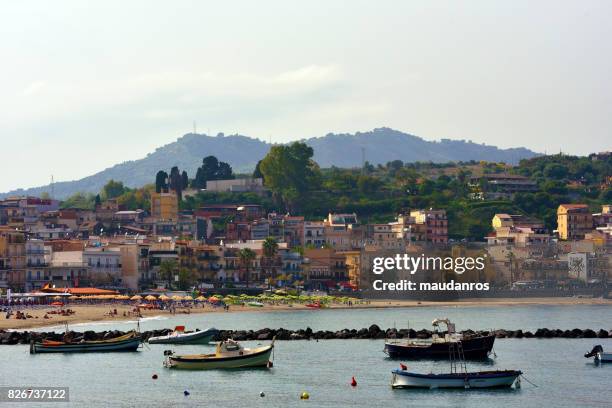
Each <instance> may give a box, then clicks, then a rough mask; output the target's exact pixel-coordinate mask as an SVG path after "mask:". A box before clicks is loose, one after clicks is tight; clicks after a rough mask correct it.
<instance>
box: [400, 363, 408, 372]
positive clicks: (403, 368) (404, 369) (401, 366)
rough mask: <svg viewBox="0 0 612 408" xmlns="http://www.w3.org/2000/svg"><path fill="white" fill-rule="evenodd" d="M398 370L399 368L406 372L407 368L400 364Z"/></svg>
mask: <svg viewBox="0 0 612 408" xmlns="http://www.w3.org/2000/svg"><path fill="white" fill-rule="evenodd" d="M400 368H401V369H402V370H403V371H406V370H407V369H408V366H407V365H406V364H402V363H400Z"/></svg>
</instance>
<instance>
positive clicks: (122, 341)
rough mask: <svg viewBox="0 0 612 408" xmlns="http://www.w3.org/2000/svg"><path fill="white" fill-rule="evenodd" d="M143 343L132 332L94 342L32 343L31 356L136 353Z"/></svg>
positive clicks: (138, 335)
mask: <svg viewBox="0 0 612 408" xmlns="http://www.w3.org/2000/svg"><path fill="white" fill-rule="evenodd" d="M141 343H142V337H141V335H140V333H137V332H135V331H131V332H129V333H126V334H124V335H123V336H119V337H115V338H112V339H107V340H93V341H85V340H81V341H74V342H73V341H70V340H66V341H52V340H43V341H42V342H31V343H30V354H37V353H86V352H104V351H136V350H138V347H139V346H140V344H141Z"/></svg>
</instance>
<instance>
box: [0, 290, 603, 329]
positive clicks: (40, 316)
mask: <svg viewBox="0 0 612 408" xmlns="http://www.w3.org/2000/svg"><path fill="white" fill-rule="evenodd" d="M530 305H531V306H533V305H549V306H574V305H612V299H602V298H579V297H550V298H486V299H482V298H478V299H476V298H472V299H470V298H466V299H461V300H454V301H416V300H370V301H368V300H366V301H362V302H361V303H357V304H353V305H349V304H345V303H337V304H336V303H334V304H331V305H329V307H327V308H329V309H385V308H410V307H466V308H467V307H483V306H486V307H511V306H530ZM327 308H326V309H327ZM62 309H63V310H66V309H70V310H72V311H73V312H74V313H73V314H70V315H60V314H56V313H57V312H58V311H59V310H62ZM19 310H21V311H22V312H23V313H24V314H26V315H30V316H32V317H31V318H28V319H25V320H24V319H15V318H14V315H13V316H12V317H11V318H9V319H6V317H5V314H4V313H3V314H2V315H0V330H11V329H14V330H25V329H32V328H39V327H48V326H58V325H63V324H65V323H68V324H69V325H70V324H77V323H89V322H103V321H122V320H135V319H137V318H138V315H137V314H136V313H134V305H131V304H123V303H102V304H88V305H79V304H78V303H74V304H69V305H66V306H65V307H63V308H59V307H47V306H35V307H20V308H19ZM115 310H116V312H117V313H116V314H115V313H114V311H115ZM300 310H301V311H304V310H311V309H310V308H308V307H307V306H305V305H303V304H299V303H294V304H284V303H279V304H264V305H263V306H261V307H251V306H246V305H245V306H242V305H232V306H230V307H229V310H225V309H224V308H223V307H218V306H212V305H210V304H207V303H205V304H203V305H199V304H196V305H195V306H192V307H177V309H176V315H182V314H198V313H249V312H273V311H300ZM52 312H53V313H52ZM111 312H112V313H111ZM356 313H358V312H356ZM45 314H46V315H47V316H48V317H49V318H48V319H45V318H44V316H45ZM141 315H142V317H154V316H171V313H170V311H169V310H157V309H154V310H147V309H141Z"/></svg>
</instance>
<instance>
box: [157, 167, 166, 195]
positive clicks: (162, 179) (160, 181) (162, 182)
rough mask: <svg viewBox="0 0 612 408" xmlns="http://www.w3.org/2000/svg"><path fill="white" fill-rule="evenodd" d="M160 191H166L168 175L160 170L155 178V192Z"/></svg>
mask: <svg viewBox="0 0 612 408" xmlns="http://www.w3.org/2000/svg"><path fill="white" fill-rule="evenodd" d="M162 191H168V173H166V172H165V171H163V170H160V171H158V172H157V175H156V176H155V192H156V193H161V192H162Z"/></svg>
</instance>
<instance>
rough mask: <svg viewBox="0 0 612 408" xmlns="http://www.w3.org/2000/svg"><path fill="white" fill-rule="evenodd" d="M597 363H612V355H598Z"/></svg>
mask: <svg viewBox="0 0 612 408" xmlns="http://www.w3.org/2000/svg"><path fill="white" fill-rule="evenodd" d="M595 363H612V353H603V352H600V353H597V354H596V355H595Z"/></svg>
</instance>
